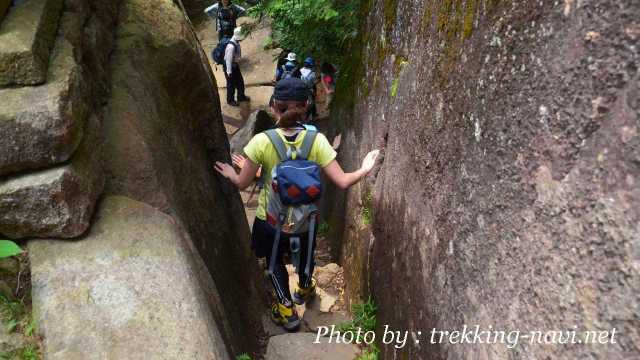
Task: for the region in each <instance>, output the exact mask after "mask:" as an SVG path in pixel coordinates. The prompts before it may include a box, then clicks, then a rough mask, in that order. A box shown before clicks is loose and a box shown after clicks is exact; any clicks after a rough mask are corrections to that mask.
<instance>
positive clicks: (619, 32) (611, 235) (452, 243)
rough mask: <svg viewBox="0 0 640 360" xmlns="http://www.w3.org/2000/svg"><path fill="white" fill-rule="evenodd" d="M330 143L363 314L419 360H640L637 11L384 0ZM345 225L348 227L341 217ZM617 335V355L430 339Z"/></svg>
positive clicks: (628, 7)
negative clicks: (374, 315) (374, 316)
mask: <svg viewBox="0 0 640 360" xmlns="http://www.w3.org/2000/svg"><path fill="white" fill-rule="evenodd" d="M361 11H362V15H363V17H362V18H363V21H362V24H361V31H360V35H359V36H360V38H359V39H358V40H357V41H355V42H354V43H355V44H356V45H355V48H354V49H353V52H352V54H353V56H352V58H351V62H350V63H349V64H347V66H345V67H344V68H343V69H342V74H343V75H342V79H341V83H340V84H339V89H338V96H337V98H338V99H339V100H338V103H336V104H334V105H335V106H334V109H333V110H334V111H333V118H332V123H333V125H334V129H333V130H332V132H338V131H342V132H343V141H342V150H341V152H340V155H339V160H340V162H341V163H343V165H344V167H345V168H347V169H354V168H356V167H357V166H359V163H360V161H361V159H362V157H363V156H364V154H366V152H367V151H369V150H370V149H371V148H374V147H380V148H382V149H384V158H383V161H382V163H381V165H380V166H379V167H378V168H377V169H376V170H375V171H374V174H373V175H372V176H370V177H369V178H368V179H367V180H366V181H365V182H363V183H361V184H360V185H358V186H356V187H355V188H353V189H352V190H350V191H349V192H348V193H347V194H344V193H340V192H334V195H333V196H329V198H328V201H327V204H328V206H327V207H328V209H329V210H331V208H333V209H340V208H342V207H344V208H346V209H347V210H346V211H345V212H346V213H343V212H342V211H333V212H328V214H329V218H328V221H329V223H330V226H331V231H332V232H333V233H334V234H337V235H338V237H337V241H336V242H335V244H334V245H340V251H339V254H340V256H341V261H342V263H344V264H349V266H345V278H346V279H347V284H348V285H349V288H348V291H347V296H348V297H349V300H350V301H351V302H354V301H357V300H358V299H361V298H365V297H366V296H367V295H368V294H372V295H373V296H374V298H375V300H376V301H377V303H378V305H379V315H378V327H379V330H380V331H382V326H383V324H389V325H390V326H391V327H392V328H395V329H403V330H410V331H416V332H417V331H421V332H422V333H421V334H422V335H421V337H420V340H422V341H420V342H419V343H416V342H415V341H411V336H410V337H409V341H408V344H407V346H406V347H405V348H404V349H402V350H398V349H394V347H393V346H390V345H389V346H384V347H383V348H382V349H383V357H384V358H386V359H392V358H394V359H395V358H410V359H445V358H446V359H462V358H474V359H524V358H527V359H532V358H537V359H541V358H558V359H560V358H562V359H569V358H574V359H577V358H580V359H605V358H606V359H629V358H632V357H634V356H637V355H638V353H639V352H640V333H639V332H638V329H640V315H639V314H640V281H639V279H640V274H639V272H640V268H639V267H638V261H639V255H638V254H639V252H638V249H639V248H640V228H639V227H638V224H639V223H640V222H639V220H640V206H639V205H640V187H639V186H638V181H640V137H639V136H638V131H639V127H640V122H639V119H640V97H639V96H640V74H639V72H638V69H639V61H640V58H639V50H638V46H637V44H638V41H639V38H640V22H639V21H638V18H639V17H638V14H640V4H639V3H638V2H632V1H622V2H619V1H608V0H606V1H590V0H585V1H572V0H566V1H561V2H555V3H554V2H548V1H545V2H531V1H504V2H503V1H491V0H487V1H481V0H443V1H417V0H399V1H392V0H375V1H373V0H372V1H365V2H364V4H363V6H362V9H361ZM342 219H346V220H342ZM465 324H466V325H467V326H475V325H479V326H480V328H481V329H488V328H489V326H492V328H493V329H500V330H505V331H512V330H520V331H522V332H528V331H536V330H538V331H547V330H565V331H567V330H574V329H575V330H576V331H577V332H578V336H581V334H582V332H583V331H585V330H597V331H611V330H612V329H613V328H615V329H616V334H617V337H616V339H615V343H609V344H607V345H602V344H575V345H562V344H557V345H550V344H535V343H531V342H529V341H527V340H523V339H520V342H519V343H518V344H517V346H515V347H513V348H511V347H508V346H507V345H508V344H495V345H486V344H485V345H482V344H475V345H470V344H462V345H461V344H449V343H446V342H445V343H442V344H430V341H429V335H428V332H429V331H430V330H431V329H432V328H437V329H440V330H449V331H451V330H456V329H457V330H461V329H462V328H463V325H465Z"/></svg>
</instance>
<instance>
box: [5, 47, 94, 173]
mask: <svg viewBox="0 0 640 360" xmlns="http://www.w3.org/2000/svg"><path fill="white" fill-rule="evenodd" d="M1 42H2V40H0V43H1ZM53 53H54V54H53V56H52V64H51V66H50V69H49V70H50V76H49V81H48V82H47V83H46V84H45V85H41V86H28V87H20V88H5V89H0V99H2V106H0V134H2V141H0V176H1V175H5V174H8V173H14V172H17V171H23V170H29V169H38V168H43V167H48V166H51V165H55V164H58V163H61V162H64V161H66V160H68V159H69V158H70V157H71V155H72V154H73V152H74V151H75V150H76V148H77V147H78V145H79V143H80V140H81V138H82V130H83V127H84V124H85V119H86V118H87V116H88V113H89V111H90V108H91V106H90V104H91V101H90V99H87V97H88V94H90V91H89V89H88V86H89V84H86V83H85V82H84V81H83V78H82V73H81V67H80V66H79V65H78V64H76V62H75V60H74V55H73V53H74V52H73V46H72V45H71V43H69V42H68V41H67V40H66V39H64V38H63V37H59V38H58V41H57V43H56V48H55V49H54V51H53Z"/></svg>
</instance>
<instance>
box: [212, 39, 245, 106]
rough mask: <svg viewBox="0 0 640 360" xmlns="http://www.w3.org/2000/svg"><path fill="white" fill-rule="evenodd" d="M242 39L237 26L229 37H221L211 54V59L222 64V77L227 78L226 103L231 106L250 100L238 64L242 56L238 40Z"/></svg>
mask: <svg viewBox="0 0 640 360" xmlns="http://www.w3.org/2000/svg"><path fill="white" fill-rule="evenodd" d="M243 39H244V34H243V33H242V28H240V27H237V28H236V29H235V30H234V31H233V36H232V37H231V39H227V38H224V39H222V40H221V41H220V42H219V43H218V45H217V46H216V47H215V49H213V52H212V54H211V57H212V58H213V61H214V62H215V63H216V64H218V65H222V69H223V70H224V78H225V79H226V80H227V104H229V105H231V106H239V104H238V102H240V101H250V100H251V99H250V98H249V97H248V96H247V95H245V93H244V90H245V88H244V77H243V76H242V72H241V71H240V64H239V61H240V58H241V57H242V49H241V48H240V41H242V40H243ZM236 91H237V92H238V100H237V101H236V100H235V96H236Z"/></svg>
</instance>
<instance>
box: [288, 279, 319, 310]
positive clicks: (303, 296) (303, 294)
mask: <svg viewBox="0 0 640 360" xmlns="http://www.w3.org/2000/svg"><path fill="white" fill-rule="evenodd" d="M315 294H316V281H315V280H313V279H311V286H309V287H308V288H303V287H300V284H298V288H297V289H296V291H295V292H294V293H293V302H294V303H296V304H298V305H302V304H304V303H306V302H307V301H309V300H310V299H311V298H312V297H313V296H314V295H315Z"/></svg>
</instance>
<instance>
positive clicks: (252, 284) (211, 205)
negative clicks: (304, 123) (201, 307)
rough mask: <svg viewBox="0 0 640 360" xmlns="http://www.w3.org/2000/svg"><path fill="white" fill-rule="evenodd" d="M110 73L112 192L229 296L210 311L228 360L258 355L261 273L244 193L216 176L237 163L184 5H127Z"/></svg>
mask: <svg viewBox="0 0 640 360" xmlns="http://www.w3.org/2000/svg"><path fill="white" fill-rule="evenodd" d="M178 3H179V2H178ZM110 69H111V71H112V72H111V76H110V79H111V88H110V98H109V100H108V103H107V105H106V107H105V121H104V124H105V131H104V134H105V154H106V156H105V159H106V161H105V163H106V171H107V185H106V190H105V192H106V193H107V194H110V195H122V196H127V197H129V198H131V199H134V200H137V201H140V202H144V203H147V204H149V205H151V206H154V207H155V208H157V209H159V210H161V211H164V212H167V213H171V214H172V216H173V217H174V218H175V219H176V221H177V222H178V223H179V224H180V225H181V226H183V227H184V229H185V232H186V233H187V234H189V236H190V239H191V240H192V242H193V246H194V248H195V249H196V250H197V252H198V253H199V254H200V255H201V257H202V260H203V262H204V265H205V266H206V269H207V270H208V272H209V274H210V275H211V276H212V278H213V282H214V283H215V286H216V287H217V290H218V292H219V294H223V295H224V296H220V297H216V296H212V297H210V308H211V311H212V313H213V314H214V318H215V319H216V321H217V322H218V323H219V324H221V325H220V329H221V332H222V336H223V338H224V339H225V342H226V343H227V345H228V346H229V349H230V351H229V352H230V353H235V354H237V353H243V352H247V353H250V352H255V351H257V350H258V347H259V344H258V334H257V333H258V332H259V331H260V329H261V322H260V316H261V315H262V313H263V311H264V309H265V308H266V305H265V304H264V303H263V302H262V299H263V298H264V297H265V296H264V295H263V293H262V292H260V291H259V290H258V284H259V283H258V282H257V281H256V279H257V276H259V275H258V274H259V273H260V272H259V270H258V268H257V265H256V263H255V257H254V256H253V254H252V253H251V249H250V247H249V243H250V242H249V227H248V225H247V220H246V218H245V214H244V209H243V207H242V202H241V200H240V196H239V194H238V191H237V189H236V188H235V187H234V186H233V185H232V184H231V183H230V182H229V181H228V180H227V179H225V178H223V177H221V176H218V175H217V173H216V172H215V170H214V168H213V164H214V162H215V161H216V160H219V161H225V162H230V156H229V145H228V141H227V138H226V133H225V130H224V127H223V124H222V116H221V114H220V107H219V99H218V95H217V92H216V88H217V86H216V84H215V80H214V79H213V77H212V74H211V70H210V68H209V66H208V64H207V63H206V55H205V54H204V52H203V51H202V49H201V47H200V45H199V42H198V39H197V38H196V36H195V33H194V31H193V28H192V27H191V24H190V23H189V21H188V19H187V18H186V16H185V14H184V13H183V12H182V10H181V7H180V6H179V4H177V3H176V2H175V1H172V0H159V1H148V0H125V1H124V2H123V4H122V6H121V7H120V13H119V23H118V29H117V31H116V47H115V50H114V52H113V53H112V54H111V58H110Z"/></svg>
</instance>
